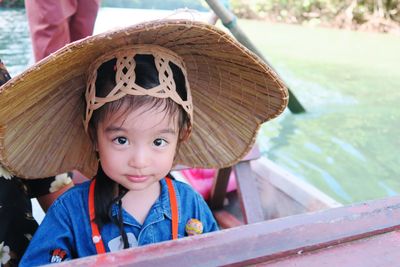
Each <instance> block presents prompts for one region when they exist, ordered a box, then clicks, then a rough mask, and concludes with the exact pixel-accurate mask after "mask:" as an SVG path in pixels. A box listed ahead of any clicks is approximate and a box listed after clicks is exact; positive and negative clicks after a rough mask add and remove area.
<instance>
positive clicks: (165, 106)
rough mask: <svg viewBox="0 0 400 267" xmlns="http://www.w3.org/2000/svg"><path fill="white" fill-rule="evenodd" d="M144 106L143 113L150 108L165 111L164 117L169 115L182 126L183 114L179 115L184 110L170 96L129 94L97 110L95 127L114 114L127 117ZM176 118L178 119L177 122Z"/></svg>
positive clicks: (94, 118) (170, 118)
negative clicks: (158, 96)
mask: <svg viewBox="0 0 400 267" xmlns="http://www.w3.org/2000/svg"><path fill="white" fill-rule="evenodd" d="M143 106H145V107H146V109H145V110H143V111H142V113H141V114H143V113H144V112H146V111H149V110H153V109H157V110H158V111H159V112H163V113H164V114H165V115H164V118H166V117H167V118H168V119H169V120H173V122H174V125H177V126H178V127H179V128H181V125H182V124H183V121H182V118H180V117H182V116H179V114H181V113H184V110H183V109H182V108H181V107H180V106H179V105H178V104H176V103H175V102H174V101H173V100H172V99H169V98H157V97H152V96H147V95H144V96H132V95H129V96H125V97H123V98H121V99H118V100H116V101H113V102H109V103H107V104H105V105H104V106H103V107H101V108H100V109H99V110H98V111H97V112H96V115H94V117H93V120H94V124H95V127H96V126H97V125H98V124H99V123H100V122H102V121H104V120H105V119H106V118H109V117H110V116H113V115H114V114H117V113H119V114H118V118H120V117H125V116H127V115H128V114H129V113H131V112H133V111H135V110H137V109H138V108H141V107H143ZM179 118H180V119H179ZM176 119H178V123H177V124H176V123H175V121H176ZM96 128H97V127H96Z"/></svg>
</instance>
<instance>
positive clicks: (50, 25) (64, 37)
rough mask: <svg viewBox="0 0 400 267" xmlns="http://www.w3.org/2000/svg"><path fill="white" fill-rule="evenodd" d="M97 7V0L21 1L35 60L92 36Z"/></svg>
mask: <svg viewBox="0 0 400 267" xmlns="http://www.w3.org/2000/svg"><path fill="white" fill-rule="evenodd" d="M99 6H100V0H62V1H52V0H25V7H26V14H27V17H28V22H29V29H30V32H31V39H32V46H33V53H34V56H35V60H36V61H39V60H41V59H43V58H45V57H46V56H48V55H50V54H51V53H53V52H54V51H56V50H58V49H59V48H61V47H63V46H64V45H66V44H68V43H70V42H73V41H76V40H79V39H82V38H85V37H86V36H89V35H92V34H93V28H94V23H95V21H96V17H97V12H98V10H99Z"/></svg>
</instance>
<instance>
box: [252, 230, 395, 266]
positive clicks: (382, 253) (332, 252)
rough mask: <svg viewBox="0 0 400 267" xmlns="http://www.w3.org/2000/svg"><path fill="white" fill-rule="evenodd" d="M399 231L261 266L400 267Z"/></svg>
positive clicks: (300, 254)
mask: <svg viewBox="0 0 400 267" xmlns="http://www.w3.org/2000/svg"><path fill="white" fill-rule="evenodd" d="M399 238H400V232H399V231H393V232H389V233H384V234H381V235H375V236H372V237H369V238H364V239H361V240H356V241H353V242H347V243H344V244H340V245H337V246H332V247H327V248H323V249H319V250H316V251H312V252H308V253H299V254H298V255H295V256H291V257H288V258H285V259H280V260H277V261H272V262H269V263H261V264H259V266H271V267H293V266H296V267H312V266H318V267H331V266H340V267H376V266H399V263H400V253H399V251H400V242H399Z"/></svg>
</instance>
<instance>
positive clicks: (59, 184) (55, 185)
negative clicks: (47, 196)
mask: <svg viewBox="0 0 400 267" xmlns="http://www.w3.org/2000/svg"><path fill="white" fill-rule="evenodd" d="M70 183H72V179H71V177H69V176H68V173H67V172H65V173H62V174H59V175H56V179H55V180H54V181H53V182H52V183H51V185H50V190H49V191H50V193H54V192H57V191H58V190H60V189H61V188H63V187H64V186H66V185H68V184H70Z"/></svg>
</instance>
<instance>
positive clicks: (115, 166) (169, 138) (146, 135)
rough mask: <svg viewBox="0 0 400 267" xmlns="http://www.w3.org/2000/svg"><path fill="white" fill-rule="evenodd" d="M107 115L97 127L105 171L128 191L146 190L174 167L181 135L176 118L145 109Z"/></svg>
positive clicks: (144, 107) (159, 111)
mask: <svg viewBox="0 0 400 267" xmlns="http://www.w3.org/2000/svg"><path fill="white" fill-rule="evenodd" d="M121 114H122V113H121V112H117V113H115V114H111V115H109V116H107V117H106V118H105V119H104V120H103V121H102V122H100V123H99V125H98V127H97V150H98V152H99V156H100V161H101V166H102V168H103V170H104V172H105V173H106V174H107V176H108V177H110V178H111V179H112V180H114V181H115V182H117V183H119V184H121V185H123V186H124V187H125V188H126V189H128V190H137V191H141V190H146V189H149V188H150V187H151V185H153V184H154V183H156V182H158V181H159V180H160V179H162V178H163V177H165V176H166V175H167V174H168V172H169V171H170V170H171V168H172V164H173V160H174V156H175V152H176V147H177V142H178V136H179V128H178V114H176V115H175V118H172V117H171V116H170V115H168V114H166V113H165V111H163V110H162V107H160V108H152V109H149V107H148V106H143V107H140V108H138V109H137V110H134V111H132V112H128V113H126V114H124V115H122V116H121Z"/></svg>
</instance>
